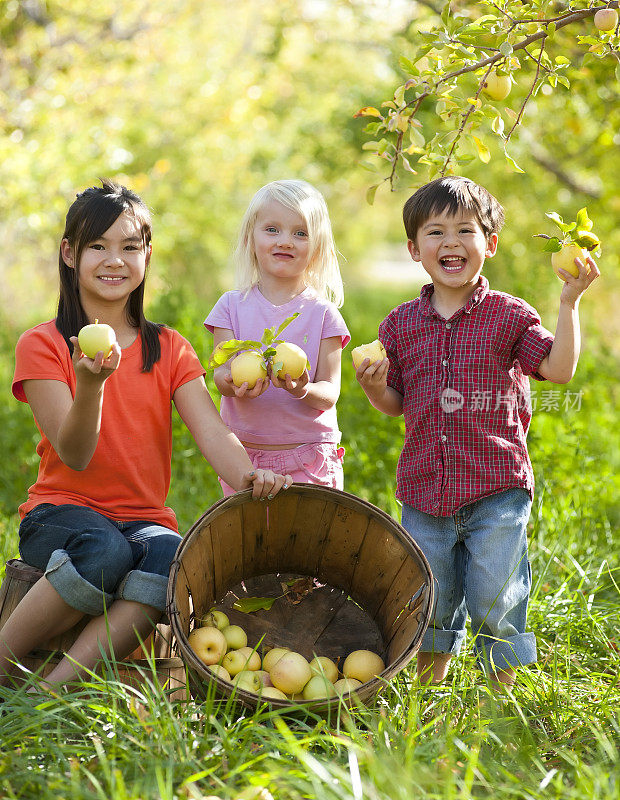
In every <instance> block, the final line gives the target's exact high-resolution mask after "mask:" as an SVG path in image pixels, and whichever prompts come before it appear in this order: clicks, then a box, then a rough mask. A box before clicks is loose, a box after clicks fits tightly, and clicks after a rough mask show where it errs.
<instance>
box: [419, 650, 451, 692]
mask: <svg viewBox="0 0 620 800" xmlns="http://www.w3.org/2000/svg"><path fill="white" fill-rule="evenodd" d="M451 660H452V654H451V653H431V652H423V653H418V665H417V672H418V680H419V681H420V683H424V684H437V683H441V682H442V681H443V680H445V677H446V675H447V674H448V667H449V666H450V661H451Z"/></svg>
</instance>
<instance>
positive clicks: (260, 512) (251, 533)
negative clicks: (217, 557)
mask: <svg viewBox="0 0 620 800" xmlns="http://www.w3.org/2000/svg"><path fill="white" fill-rule="evenodd" d="M239 511H240V513H241V525H242V531H243V570H242V571H243V577H245V578H251V577H252V576H253V575H256V574H260V573H261V572H268V571H269V570H268V569H267V565H268V559H267V557H266V552H267V538H268V536H267V534H268V507H267V506H266V505H265V503H264V502H263V503H261V502H260V500H257V501H252V502H250V503H243V505H240V506H239Z"/></svg>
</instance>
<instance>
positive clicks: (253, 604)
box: [233, 597, 278, 614]
mask: <svg viewBox="0 0 620 800" xmlns="http://www.w3.org/2000/svg"><path fill="white" fill-rule="evenodd" d="M277 599H278V598H277V597H241V598H239V599H238V600H235V602H234V603H233V608H234V609H236V610H237V611H242V612H243V613H244V614H249V613H251V612H252V611H260V610H261V609H264V610H265V611H269V609H270V608H271V606H272V605H273V604H274V603H275V602H276V600H277Z"/></svg>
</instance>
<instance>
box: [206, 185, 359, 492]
mask: <svg viewBox="0 0 620 800" xmlns="http://www.w3.org/2000/svg"><path fill="white" fill-rule="evenodd" d="M235 260H236V269H237V288H236V289H235V290H233V291H229V292H226V293H225V294H224V295H223V296H222V297H221V298H220V299H219V300H218V302H217V303H216V305H215V306H214V307H213V309H212V310H211V312H210V313H209V315H208V316H207V318H206V320H205V323H204V324H205V326H206V328H207V329H208V330H209V331H211V332H212V333H213V341H214V346H217V345H218V344H219V343H220V342H223V341H226V340H228V339H233V338H235V339H253V340H256V339H260V338H261V336H262V334H263V331H264V329H265V328H271V327H274V326H278V325H279V324H280V323H281V322H283V321H284V320H285V319H286V318H288V317H290V316H292V315H293V314H294V313H298V314H299V316H298V317H297V318H296V319H294V320H293V322H291V323H290V325H289V326H288V327H287V328H286V330H285V332H284V336H285V338H286V340H287V341H290V342H292V343H294V344H296V345H298V346H299V347H301V348H302V349H303V350H304V351H305V353H306V355H307V356H308V360H309V362H310V369H309V370H308V369H307V370H305V371H304V372H303V374H302V375H301V376H300V377H299V378H298V379H295V380H294V379H292V378H291V376H290V375H286V377H285V378H284V379H280V378H278V376H277V375H276V374H274V373H270V374H268V375H267V377H265V378H264V379H261V380H259V381H258V382H257V383H256V385H255V386H254V387H253V388H249V386H248V384H247V383H244V384H242V385H241V386H239V387H237V386H235V384H234V383H233V380H232V376H231V367H230V362H227V363H226V364H223V365H222V366H220V367H218V368H217V369H216V370H215V384H216V386H217V388H218V390H219V392H220V394H221V395H222V401H221V407H220V413H221V415H222V419H224V421H225V422H226V424H227V425H228V426H229V427H230V429H231V430H232V431H233V432H234V433H236V435H237V436H238V437H239V439H240V440H241V442H242V444H243V445H244V447H245V448H246V451H247V452H248V455H249V456H250V459H251V460H252V463H253V465H254V466H255V468H258V467H259V466H260V467H262V468H263V469H276V468H277V469H278V471H280V469H284V467H285V466H286V470H285V472H286V473H290V474H291V475H292V477H293V480H296V481H301V482H306V483H317V484H322V485H325V486H333V487H336V488H340V489H341V488H342V487H343V470H342V459H343V455H344V451H343V449H342V448H341V447H339V443H340V438H341V434H340V431H339V429H338V422H337V416H336V402H337V400H338V396H339V394H340V363H341V354H342V349H343V348H344V347H345V346H346V344H347V343H348V342H349V340H350V336H349V332H348V330H347V326H346V324H345V322H344V320H343V318H342V316H341V314H340V312H339V311H338V308H339V307H340V306H341V305H342V302H343V286H342V278H341V275H340V268H339V265H338V258H337V254H336V247H335V244H334V238H333V234H332V228H331V223H330V219H329V213H328V210H327V205H326V203H325V200H324V198H323V196H322V195H321V193H320V192H319V191H317V189H315V188H314V187H313V186H311V185H310V184H308V183H306V182H305V181H301V180H279V181H273V182H271V183H268V184H267V185H266V186H263V187H262V188H261V189H260V190H259V191H258V192H257V193H256V194H255V195H254V197H253V198H252V200H251V202H250V204H249V206H248V209H247V211H246V213H245V215H244V217H243V221H242V224H241V231H240V234H239V240H238V244H237V248H236V251H235ZM221 483H222V488H223V490H224V494H225V495H228V494H230V493H232V492H233V491H234V489H233V487H231V486H230V485H228V484H227V483H226V482H225V480H222V481H221Z"/></svg>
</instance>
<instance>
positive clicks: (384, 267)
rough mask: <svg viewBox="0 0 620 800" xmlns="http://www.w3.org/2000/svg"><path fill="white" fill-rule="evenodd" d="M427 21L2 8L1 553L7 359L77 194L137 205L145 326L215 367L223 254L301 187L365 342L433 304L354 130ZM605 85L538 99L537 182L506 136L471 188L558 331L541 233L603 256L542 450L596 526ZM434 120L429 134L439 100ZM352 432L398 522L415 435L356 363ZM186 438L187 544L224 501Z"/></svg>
mask: <svg viewBox="0 0 620 800" xmlns="http://www.w3.org/2000/svg"><path fill="white" fill-rule="evenodd" d="M455 5H456V6H459V5H460V6H463V7H464V6H466V5H467V4H464V3H461V4H459V3H456V4H455ZM432 6H433V4H432V3H416V2H405V0H390V1H389V2H388V0H349V1H345V0H342V1H341V2H337V1H334V2H320V1H319V0H313V1H312V2H302V0H281V1H280V2H278V3H274V4H266V3H264V2H259V1H258V0H233V1H232V2H224V0H211V1H210V2H208V3H205V2H203V0H183V1H182V2H179V1H178V0H177V1H176V2H173V1H172V0H150V2H142V0H135V1H134V2H131V3H125V4H118V3H113V2H110V1H109V0H101V2H99V3H97V4H96V5H93V4H92V3H88V2H85V0H70V1H69V0H59V1H58V2H51V1H50V2H43V0H27V1H26V2H16V1H15V0H2V2H0V43H1V51H0V236H1V238H2V242H3V245H4V246H3V248H2V252H0V273H1V276H2V287H3V303H2V306H1V307H0V378H1V381H0V387H1V388H0V391H1V392H2V396H1V402H0V431H1V433H0V436H1V442H2V452H3V456H4V458H3V462H4V463H3V468H2V471H1V474H0V516H1V519H2V520H3V521H2V526H3V530H4V531H5V533H6V540H5V542H6V543H9V544H7V548H8V549H9V550H10V549H11V548H12V547H13V544H12V543H14V541H15V538H14V536H15V530H16V525H17V518H16V508H17V505H18V504H19V503H20V502H21V501H22V500H23V498H24V497H25V493H26V489H27V486H28V485H29V484H30V483H31V482H32V481H33V479H34V476H35V475H36V467H37V457H36V455H35V453H34V447H35V444H36V441H37V435H36V431H35V427H34V424H33V422H32V418H31V414H30V411H29V409H28V408H27V407H26V406H24V405H22V404H20V403H18V402H17V401H15V400H14V399H13V397H12V395H11V392H10V383H11V376H12V369H13V349H14V345H15V341H16V339H17V336H18V335H19V333H21V331H23V330H24V329H25V328H27V327H29V326H31V325H32V324H35V323H36V322H39V321H41V320H43V319H49V318H51V317H53V315H54V312H55V306H56V301H57V251H58V244H59V238H60V235H61V232H62V228H63V223H64V215H65V213H66V210H67V208H68V206H69V204H70V203H71V201H72V200H73V198H74V196H75V193H76V192H77V191H80V190H81V189H83V188H85V187H86V186H88V185H92V184H94V183H96V182H97V178H98V177H100V176H111V177H114V178H116V179H118V180H120V181H122V182H125V183H126V184H128V185H129V186H130V187H131V188H133V189H134V190H135V191H137V192H138V193H139V194H141V195H142V196H143V197H144V199H145V201H146V202H147V203H148V204H149V206H150V207H151V208H152V210H153V213H154V255H153V260H152V268H151V274H150V276H149V281H148V292H147V294H148V315H149V317H150V318H151V319H154V320H156V321H161V322H165V323H167V324H169V325H171V326H173V327H176V328H178V329H179V330H180V331H181V332H182V333H183V334H184V335H185V336H187V337H188V338H189V339H190V340H191V341H192V343H193V344H194V346H195V347H196V349H197V351H198V353H199V354H200V355H201V357H203V359H205V360H206V357H207V355H208V353H209V352H210V349H211V337H210V336H209V335H207V334H206V333H205V331H204V328H202V321H203V319H204V317H205V316H206V313H207V312H208V311H209V309H210V308H211V306H212V304H213V302H214V301H215V300H216V299H217V297H218V296H219V294H220V293H221V292H222V291H224V290H225V289H228V288H230V287H231V285H232V273H231V267H230V254H231V251H232V248H233V245H234V241H235V237H236V233H237V228H238V225H239V222H240V219H241V215H242V214H243V211H244V210H245V207H246V205H247V203H248V201H249V199H250V197H251V196H252V195H253V194H254V192H255V191H256V190H257V189H258V188H259V187H260V186H261V185H262V184H264V183H265V182H267V181H269V180H273V179H275V178H282V177H299V178H304V179H306V180H308V181H310V182H311V183H313V184H315V185H316V186H317V187H318V188H319V189H320V190H321V191H322V192H323V193H324V195H325V197H326V199H327V202H328V205H329V209H330V213H331V217H332V221H333V227H334V232H335V236H336V241H337V244H338V247H339V250H340V253H341V266H342V272H343V275H344V279H345V292H346V294H345V305H344V307H343V309H342V312H343V315H344V317H345V319H346V321H347V323H348V325H349V327H350V329H351V332H352V334H353V345H356V344H359V343H361V342H364V341H369V340H371V339H374V338H375V337H376V334H377V325H378V323H379V322H380V320H381V319H382V318H383V316H385V314H386V313H387V312H388V311H389V310H390V309H391V308H392V307H393V306H395V305H397V304H398V303H399V302H402V301H403V300H406V299H408V298H409V297H411V296H414V295H416V294H417V292H418V290H419V286H420V282H421V280H422V276H421V275H420V273H419V270H418V269H417V268H416V267H415V266H414V265H413V264H412V263H411V262H410V261H409V262H408V260H407V252H406V248H405V241H404V236H403V231H402V223H401V209H402V204H403V202H404V200H405V199H406V197H407V196H408V188H410V187H407V185H406V183H402V184H401V187H400V190H399V191H398V192H389V191H388V190H387V188H385V187H382V188H381V189H380V190H379V192H378V193H377V196H376V199H375V202H374V205H373V206H372V207H371V206H369V205H368V204H367V203H366V201H365V191H366V188H367V187H368V186H369V185H370V184H371V183H375V182H376V178H375V176H373V175H371V174H370V173H369V172H368V171H367V170H366V169H365V168H364V166H363V163H362V162H363V161H364V154H363V151H362V149H361V148H362V144H363V142H364V141H365V138H366V137H365V136H364V134H363V128H364V125H365V121H364V120H363V119H359V118H355V116H354V115H355V113H356V112H357V111H358V110H359V109H360V108H361V107H362V106H365V105H377V106H379V105H380V104H381V102H382V101H383V100H385V99H387V98H389V97H390V96H391V93H392V92H393V90H394V87H395V86H396V85H398V83H399V82H402V80H403V75H402V72H401V71H400V68H399V66H398V59H399V56H400V55H402V54H403V53H406V52H407V49H408V48H410V47H411V46H412V43H414V42H415V41H416V36H417V32H418V31H419V30H422V29H424V28H425V27H426V28H428V27H429V25H430V24H431V21H434V20H436V16H435V15H434V11H433V7H432ZM558 35H559V34H558ZM563 35H564V34H563ZM565 35H566V52H567V53H569V54H570V48H571V43H570V39H569V34H568V33H566V34H565ZM605 69H606V66H605V62H599V63H597V64H595V65H593V66H591V67H589V68H588V69H585V71H584V69H580V68H579V67H578V65H576V66H575V73H576V74H575V86H576V88H575V90H574V91H573V92H571V93H569V92H567V91H566V90H565V89H563V88H562V87H558V88H557V90H556V91H551V88H550V87H546V88H545V90H543V91H542V92H541V93H540V94H539V95H538V96H537V97H536V98H534V99H533V100H532V101H531V102H530V104H529V106H528V111H527V114H526V119H525V126H526V127H525V128H524V130H523V133H522V134H520V136H519V138H518V140H515V141H514V144H513V148H512V151H511V152H512V154H513V156H514V157H515V159H516V160H517V161H518V163H519V164H520V165H521V166H522V167H523V168H524V169H525V170H526V171H525V173H524V174H516V173H514V172H510V173H508V172H507V167H506V162H505V161H504V159H503V158H501V157H495V156H496V155H497V153H496V152H495V151H494V150H493V148H494V147H495V148H497V146H496V145H494V144H493V143H490V145H489V146H490V147H491V149H492V151H493V155H494V157H493V158H492V159H491V161H490V163H489V164H486V165H485V164H482V163H481V162H473V163H472V165H471V167H470V168H469V169H468V172H467V174H468V176H469V177H471V178H473V179H474V180H477V181H480V182H482V183H484V184H485V185H486V186H487V188H489V190H490V191H491V192H493V193H494V194H495V195H496V196H497V197H498V198H499V199H500V201H501V202H502V203H503V205H504V206H505V208H506V217H507V222H506V226H505V229H504V232H503V233H502V236H501V239H500V247H499V252H498V255H497V256H496V257H495V258H494V259H493V260H492V261H490V262H488V265H487V268H486V272H487V275H488V276H489V278H490V280H491V284H492V286H493V287H494V288H497V289H501V290H503V291H508V292H511V293H515V294H519V295H521V296H523V297H524V298H525V299H526V300H528V302H530V303H531V304H532V305H534V306H535V307H537V308H538V309H539V311H540V312H541V314H542V317H543V321H544V322H545V324H546V325H547V326H548V327H551V328H552V329H553V328H554V325H555V316H556V314H557V299H558V295H559V289H560V284H559V282H558V280H557V278H556V277H555V276H554V274H553V273H552V270H551V267H550V264H549V255H548V254H545V253H543V252H542V246H541V240H539V239H533V238H532V236H533V235H534V234H535V233H539V232H542V233H549V234H554V233H555V232H556V231H555V230H554V226H553V225H552V224H551V223H550V222H549V221H548V220H547V219H546V217H545V215H544V214H545V212H546V211H550V210H555V211H558V212H559V213H561V214H563V215H564V216H565V217H567V218H571V219H572V218H573V216H574V214H575V212H576V211H577V210H578V209H579V208H580V207H582V206H584V205H587V207H588V211H589V214H590V216H591V218H592V219H593V220H594V222H595V231H596V232H597V233H598V235H599V236H600V238H601V239H602V241H603V257H602V258H601V260H600V266H601V269H602V272H603V277H602V278H601V280H600V281H598V282H597V284H595V285H594V286H593V287H592V289H591V290H590V291H589V292H588V294H587V296H586V297H585V298H584V300H583V304H582V321H583V328H584V348H583V356H582V361H581V364H580V367H579V371H578V375H577V377H576V378H575V380H574V382H573V383H572V384H571V386H570V388H569V391H570V392H573V393H574V392H578V391H581V390H582V391H583V398H582V400H581V405H580V408H579V409H577V408H573V409H570V410H567V411H563V410H562V406H561V405H560V407H559V408H558V409H557V410H553V409H551V410H549V411H546V412H541V413H539V414H538V415H537V416H536V419H535V422H534V424H533V428H532V433H531V439H530V444H531V448H532V456H533V461H534V465H535V469H536V472H537V477H538V479H539V487H540V497H541V498H542V497H545V498H547V499H548V498H549V496H550V495H549V494H548V493H549V492H551V496H552V497H553V502H554V503H555V502H557V503H558V504H559V505H560V506H561V505H562V503H566V502H569V499H570V498H572V499H570V502H571V503H575V504H578V503H579V502H581V501H579V500H578V499H577V500H575V495H574V494H571V492H576V493H577V495H578V496H581V493H588V494H589V498H590V500H589V501H588V507H589V508H593V507H594V506H595V505H596V502H598V501H596V499H595V498H600V502H601V503H603V505H604V508H605V509H606V511H605V514H604V516H605V520H606V522H602V521H601V519H598V521H597V522H596V525H597V526H599V527H601V526H602V527H605V525H607V526H608V527H609V526H612V525H615V524H616V523H617V518H618V506H617V501H616V499H615V498H616V494H617V488H618V484H617V480H618V479H617V466H618V456H617V452H618V449H619V448H618V437H617V433H616V424H617V423H616V420H615V416H614V415H615V408H616V406H617V386H616V381H617V376H618V374H619V372H620V371H619V369H618V344H617V340H618V332H619V323H618V313H617V307H618V301H619V299H620V296H619V292H618V278H619V274H620V269H619V262H618V253H619V252H620V232H619V229H618V226H617V223H616V220H617V216H618V212H619V211H620V195H619V193H618V183H619V181H620V177H619V176H620V169H618V166H620V165H619V164H618V160H619V159H618V144H619V143H620V140H619V134H618V130H619V125H618V122H619V110H618V103H617V83H614V81H615V79H614V76H613V72H612V73H611V74H606V72H605ZM547 89H548V90H549V91H547ZM526 93H527V86H526V85H525V83H524V85H523V86H519V85H518V84H517V86H515V87H514V89H513V92H512V94H511V95H510V98H509V100H508V101H507V102H509V103H510V105H511V108H512V109H514V111H515V112H517V111H518V110H519V107H520V102H521V101H522V100H523V98H524V96H525V94H526ZM614 98H615V101H614ZM425 113H427V114H428V116H429V118H432V116H433V115H434V109H433V108H432V106H429V108H428V109H427V110H426V111H425ZM420 177H421V176H417V178H418V179H419V178H420ZM412 180H413V177H412ZM538 388H539V390H542V389H543V387H538ZM547 388H549V387H547ZM560 389H561V390H562V391H565V387H560ZM213 396H214V399H216V395H215V393H214V395H213ZM339 416H340V422H341V427H342V430H343V444H344V446H345V447H346V449H347V458H346V465H345V470H346V476H347V486H346V488H347V489H348V490H349V491H352V492H354V493H356V494H359V495H360V496H363V497H366V498H367V499H369V500H371V501H372V502H375V503H377V504H378V505H380V506H381V507H383V508H385V509H386V510H388V511H389V512H391V513H393V514H394V515H395V516H398V515H399V514H398V508H397V505H396V503H395V501H394V497H393V483H394V473H395V465H396V459H397V457H398V453H399V450H400V444H401V441H402V422H401V421H400V420H391V419H386V418H383V417H381V416H380V415H379V414H378V413H376V412H375V411H374V410H373V409H371V408H370V406H369V405H368V403H367V402H366V400H365V398H364V396H363V394H362V393H361V390H360V389H359V387H358V386H357V384H356V383H355V380H354V376H353V370H352V368H351V365H350V361H349V357H348V353H346V352H345V356H344V359H343V390H342V396H341V400H340V403H339ZM175 424H176V427H175V462H174V468H173V484H172V490H171V495H170V498H169V502H170V504H171V505H172V506H173V507H174V508H175V510H176V511H177V514H178V517H179V522H180V526H181V530H182V531H184V530H186V529H187V527H189V525H191V523H192V522H193V521H194V520H195V519H196V518H197V516H199V515H200V514H201V513H202V512H203V511H204V510H206V508H208V507H209V506H210V505H211V504H212V503H213V502H214V501H215V500H216V499H218V498H219V487H218V485H217V482H216V480H215V476H214V475H213V473H212V471H211V470H210V468H209V467H208V466H207V465H205V464H204V463H203V462H202V461H201V459H200V458H199V457H198V455H197V454H196V448H195V446H194V444H193V442H192V440H191V439H190V437H189V436H188V435H187V433H186V432H184V431H183V430H182V428H181V426H180V424H178V420H176V423H175ZM577 451H580V453H581V455H583V456H584V459H585V461H581V460H580V461H579V463H580V464H582V463H586V464H589V465H591V466H592V469H593V479H591V476H590V475H589V474H587V472H586V473H585V474H583V468H581V467H580V474H574V469H573V467H574V464H575V463H576V460H575V459H576V455H575V454H576V452H577ZM594 468H596V469H594ZM571 508H572V506H571ZM571 513H572V512H571ZM610 530H611V528H610ZM601 535H602V537H603V541H606V536H607V534H604V532H603V533H602V534H601Z"/></svg>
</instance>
